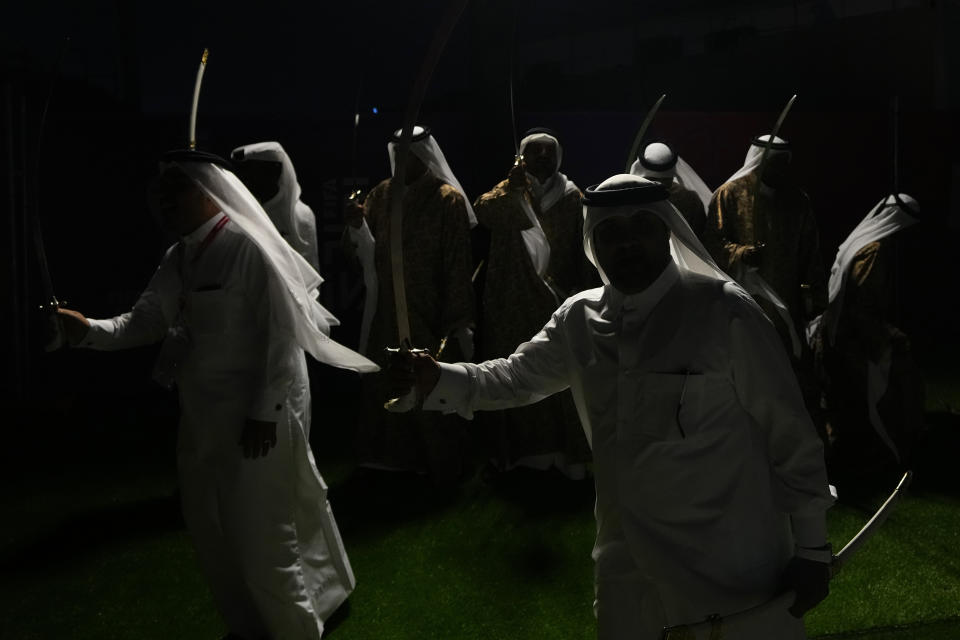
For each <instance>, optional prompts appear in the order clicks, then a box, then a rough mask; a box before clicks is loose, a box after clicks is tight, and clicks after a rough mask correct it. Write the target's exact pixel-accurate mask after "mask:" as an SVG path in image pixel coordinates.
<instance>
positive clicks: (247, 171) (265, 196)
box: [235, 159, 283, 204]
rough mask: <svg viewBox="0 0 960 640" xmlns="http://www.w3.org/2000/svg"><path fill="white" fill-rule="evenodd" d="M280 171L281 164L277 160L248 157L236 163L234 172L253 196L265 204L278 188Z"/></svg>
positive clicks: (281, 169)
mask: <svg viewBox="0 0 960 640" xmlns="http://www.w3.org/2000/svg"><path fill="white" fill-rule="evenodd" d="M281 171H283V165H282V164H281V163H279V162H275V161H273V160H256V159H250V160H243V161H242V162H239V163H237V165H236V170H235V173H236V174H237V177H238V178H240V181H241V182H242V183H243V184H244V185H245V186H246V187H247V189H250V193H252V194H253V197H255V198H256V199H257V200H258V201H259V202H260V204H265V203H267V202H270V200H272V199H273V197H274V196H276V195H277V192H278V191H279V190H280V172H281Z"/></svg>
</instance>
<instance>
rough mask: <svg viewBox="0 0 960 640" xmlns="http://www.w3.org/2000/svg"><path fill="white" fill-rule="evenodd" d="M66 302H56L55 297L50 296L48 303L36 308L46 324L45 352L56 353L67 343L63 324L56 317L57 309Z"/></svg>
mask: <svg viewBox="0 0 960 640" xmlns="http://www.w3.org/2000/svg"><path fill="white" fill-rule="evenodd" d="M65 304H66V300H64V301H62V302H61V301H60V300H57V297H56V296H51V297H50V300H49V302H45V303H43V304H41V305H38V306H37V310H38V311H40V313H41V314H43V316H44V321H45V323H46V330H47V337H46V341H45V343H44V345H43V350H44V351H46V352H48V353H49V352H51V351H57V350H58V349H60V348H62V347H63V346H64V345H66V344H67V343H68V340H67V332H66V330H65V329H64V328H63V322H62V321H61V320H60V318H59V317H58V315H57V309H59V308H60V307H62V306H64V305H65Z"/></svg>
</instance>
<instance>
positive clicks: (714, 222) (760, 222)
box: [701, 173, 827, 351]
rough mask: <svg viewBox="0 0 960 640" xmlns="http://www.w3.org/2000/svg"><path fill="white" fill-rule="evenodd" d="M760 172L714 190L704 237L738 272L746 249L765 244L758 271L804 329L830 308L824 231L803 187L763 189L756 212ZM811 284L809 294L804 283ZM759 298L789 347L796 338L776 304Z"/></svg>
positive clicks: (722, 260) (717, 255) (716, 255)
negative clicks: (792, 337)
mask: <svg viewBox="0 0 960 640" xmlns="http://www.w3.org/2000/svg"><path fill="white" fill-rule="evenodd" d="M756 180H757V178H756V174H754V173H750V174H747V175H745V176H743V177H741V178H738V179H736V180H733V181H731V182H727V183H724V184H723V185H721V186H720V188H719V189H717V191H716V193H714V194H713V199H711V201H710V206H709V208H708V211H707V221H706V225H705V227H704V230H703V235H702V237H701V239H702V241H703V244H704V246H705V247H706V249H707V250H708V251H709V252H710V254H711V255H712V256H713V258H714V260H716V261H717V264H718V265H719V266H720V268H721V269H723V270H724V271H726V272H728V273H731V274H733V273H736V272H737V270H738V268H739V267H740V265H741V261H742V259H743V254H744V252H745V251H746V250H747V249H748V248H749V247H750V246H752V245H754V244H758V243H761V242H762V243H765V244H766V246H765V247H764V248H763V249H761V250H760V253H759V261H758V265H757V272H758V273H759V275H760V277H761V278H763V279H764V280H765V281H766V283H767V284H769V285H770V286H771V287H772V288H773V290H774V291H775V292H776V293H777V295H778V296H779V297H780V299H781V300H782V301H783V302H784V304H785V305H786V306H787V309H789V311H790V316H791V317H792V318H793V322H794V326H795V327H796V328H797V331H798V332H802V331H803V327H805V326H806V324H807V322H808V321H809V320H811V319H813V318H814V317H816V316H817V315H819V314H820V313H822V312H823V310H824V309H826V307H827V271H826V268H825V266H824V261H823V257H822V256H821V254H820V234H819V231H818V230H817V222H816V219H815V218H814V216H813V211H812V209H811V207H810V200H809V198H808V197H807V194H806V193H804V192H803V191H802V190H801V189H799V188H797V187H785V188H781V189H775V190H773V189H761V190H760V192H759V194H758V195H757V201H756V210H755V209H754V202H753V196H754V191H755V185H756ZM804 284H806V285H809V287H810V288H809V290H808V291H809V292H808V293H804V289H802V287H801V285H804ZM757 302H758V303H759V304H760V306H761V307H762V308H763V309H764V311H765V312H766V313H767V316H768V317H770V319H771V320H772V321H773V322H774V324H775V325H776V326H777V329H778V331H779V332H780V335H781V337H782V338H784V344H785V345H787V350H788V351H790V350H791V347H790V345H791V341H790V337H789V333H787V332H786V327H785V326H784V324H783V322H782V321H781V320H780V318H779V314H778V313H777V312H776V311H775V309H774V307H773V306H772V305H771V304H770V303H769V302H768V301H766V300H764V299H759V298H758V299H757Z"/></svg>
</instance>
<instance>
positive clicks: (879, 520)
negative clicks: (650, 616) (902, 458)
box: [661, 471, 913, 640]
mask: <svg viewBox="0 0 960 640" xmlns="http://www.w3.org/2000/svg"><path fill="white" fill-rule="evenodd" d="M912 479H913V472H912V471H907V472H906V473H904V474H903V477H902V478H900V482H899V483H897V488H896V489H894V490H893V493H891V494H890V495H889V497H887V499H886V500H885V501H884V502H883V504H882V505H880V508H879V509H877V512H876V513H874V514H873V516H872V517H871V518H870V519H869V520H868V521H867V524H865V525H863V528H862V529H860V531H858V532H857V534H856V535H855V536H853V538H851V539H850V542H848V543H847V544H846V545H845V546H844V547H843V549H841V550H840V553H838V554H836V555H835V556H833V561H832V562H831V563H830V576H831V577H833V576H835V575H837V573H838V572H839V571H840V569H842V568H843V567H844V566H845V565H846V563H847V562H848V561H849V560H850V558H851V557H853V555H854V554H856V553H857V551H859V550H860V547H862V546H863V544H864V543H865V542H866V541H867V540H869V539H870V537H871V536H872V535H873V534H874V533H876V532H877V529H879V528H880V526H881V525H882V524H883V523H884V522H885V521H886V519H887V517H888V516H889V515H890V512H891V511H892V510H893V506H894V505H895V504H896V502H897V500H899V498H900V495H901V493H902V492H903V491H905V490H906V489H907V487H908V486H909V485H910V481H911V480H912ZM795 598H796V594H795V593H794V592H793V591H786V592H784V593H781V594H780V595H778V596H776V597H775V598H773V599H771V600H768V601H767V602H764V603H763V604H760V605H757V606H756V607H752V608H750V609H745V610H743V611H739V612H737V613H733V614H731V615H728V616H725V617H720V616H717V615H714V616H710V617H709V618H707V619H706V620H704V621H703V622H696V623H694V624H681V625H676V626H672V627H664V629H663V635H662V636H661V638H662V640H708V639H710V638H719V637H723V635H724V634H729V635H730V637H739V635H737V634H738V633H740V632H741V631H743V630H744V629H746V628H751V627H753V626H754V625H756V624H757V621H758V620H761V619H763V618H764V617H765V616H767V615H768V614H775V615H782V613H783V612H784V611H786V610H787V609H788V608H790V606H791V605H793V601H794V599H795Z"/></svg>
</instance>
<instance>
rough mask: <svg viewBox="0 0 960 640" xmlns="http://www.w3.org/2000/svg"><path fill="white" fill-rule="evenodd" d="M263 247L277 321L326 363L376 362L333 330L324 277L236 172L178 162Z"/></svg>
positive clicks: (361, 367) (367, 365)
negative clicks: (321, 297) (324, 301)
mask: <svg viewBox="0 0 960 640" xmlns="http://www.w3.org/2000/svg"><path fill="white" fill-rule="evenodd" d="M171 164H173V165H175V166H177V167H178V168H180V169H181V170H182V171H183V172H184V173H185V174H186V175H187V176H188V177H190V179H191V180H193V181H194V182H195V183H196V184H197V186H199V187H200V189H201V190H202V191H203V192H204V193H206V194H207V195H208V196H209V197H210V198H211V199H212V200H213V201H214V202H215V203H216V205H217V206H218V207H220V209H221V211H223V212H224V213H225V214H226V215H227V216H228V217H229V218H230V220H231V221H233V222H234V223H235V224H236V225H237V227H239V228H240V230H241V231H242V232H243V233H244V234H246V236H247V237H248V238H250V240H252V241H253V243H254V244H255V245H257V247H258V248H259V249H260V251H261V253H262V255H263V258H264V263H265V265H266V268H267V286H268V287H269V299H270V303H271V306H272V309H271V312H272V317H273V319H274V322H276V324H277V326H278V327H279V329H280V330H281V331H282V332H284V333H286V334H288V335H289V336H290V337H292V338H293V339H295V340H296V342H297V344H299V345H300V347H302V348H303V349H304V350H305V351H306V352H307V353H309V354H310V355H312V356H313V357H314V358H316V359H317V360H319V361H321V362H325V363H327V364H329V365H332V366H334V367H339V368H341V369H350V370H352V371H358V372H361V373H366V372H372V371H377V370H379V367H377V365H376V364H374V363H373V362H371V361H370V360H368V359H366V358H364V357H363V356H361V355H360V354H359V353H356V352H354V351H352V350H350V349H348V348H347V347H344V346H343V345H341V344H339V343H337V342H335V341H334V340H332V339H331V338H330V337H329V336H328V335H327V334H328V333H329V331H330V327H331V326H335V325H337V324H339V322H338V321H337V319H336V318H335V317H334V316H333V314H331V313H330V312H329V311H327V310H326V309H324V308H323V305H321V304H320V303H319V302H318V301H317V295H318V294H319V287H320V283H322V282H323V278H321V277H320V274H319V273H317V272H316V270H315V269H314V268H313V267H311V266H310V265H309V264H308V263H307V261H306V260H304V259H303V258H302V257H301V256H300V254H298V253H297V252H295V251H294V250H293V249H292V248H291V247H290V245H289V244H287V242H286V241H285V240H284V239H283V238H282V237H280V234H279V233H278V232H277V228H276V227H275V226H274V225H273V223H272V222H271V221H270V218H269V217H267V213H266V211H264V210H263V207H261V206H260V203H259V202H257V199H256V198H255V197H254V196H253V194H252V193H250V191H249V190H247V188H246V187H245V186H244V185H243V183H242V182H240V179H239V178H237V177H236V176H235V175H234V174H233V173H231V172H230V171H227V170H226V169H223V168H221V167H219V166H217V165H215V164H213V163H211V162H196V161H182V160H181V161H174V162H172V163H171Z"/></svg>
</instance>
